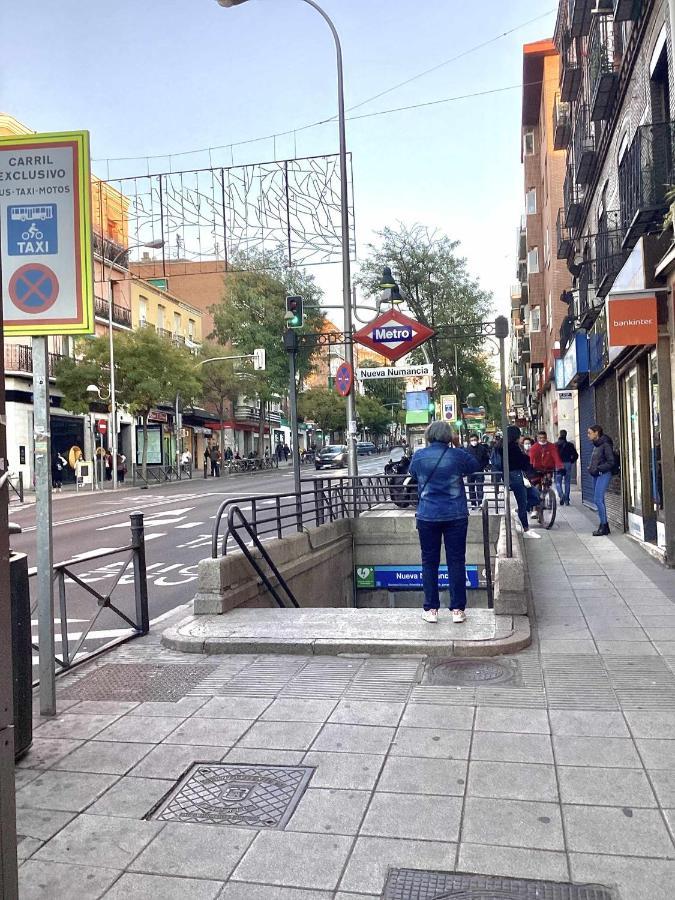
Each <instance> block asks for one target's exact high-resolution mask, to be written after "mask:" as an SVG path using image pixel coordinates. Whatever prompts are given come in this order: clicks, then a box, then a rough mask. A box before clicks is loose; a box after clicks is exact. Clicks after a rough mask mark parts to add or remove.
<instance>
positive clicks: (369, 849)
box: [340, 837, 457, 896]
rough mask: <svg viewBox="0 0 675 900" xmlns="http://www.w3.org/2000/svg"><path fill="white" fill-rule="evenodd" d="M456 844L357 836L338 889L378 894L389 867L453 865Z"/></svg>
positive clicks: (422, 867)
mask: <svg viewBox="0 0 675 900" xmlns="http://www.w3.org/2000/svg"><path fill="white" fill-rule="evenodd" d="M456 851H457V845H456V844H446V843H441V842H434V841H409V840H400V839H395V838H380V837H359V838H357V841H356V844H355V846H354V851H353V853H352V855H351V857H350V859H349V863H348V865H347V868H346V870H345V873H344V875H343V876H342V880H341V881H340V889H341V890H343V891H356V892H357V893H367V894H375V895H376V896H379V895H380V894H381V892H382V889H383V888H384V883H385V881H386V878H387V872H388V871H389V869H390V868H392V867H396V868H415V869H441V870H445V871H447V870H448V869H453V868H454V866H455V854H456Z"/></svg>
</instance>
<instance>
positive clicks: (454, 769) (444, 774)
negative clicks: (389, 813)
mask: <svg viewBox="0 0 675 900" xmlns="http://www.w3.org/2000/svg"><path fill="white" fill-rule="evenodd" d="M466 775H467V762H466V760H457V759H414V758H413V757H406V756H390V757H389V758H388V759H387V761H386V763H385V765H384V769H383V770H382V775H381V777H380V780H379V782H378V784H377V790H378V791H385V792H389V793H397V794H398V793H402V794H443V795H445V796H454V797H461V796H462V795H463V794H464V788H465V786H466Z"/></svg>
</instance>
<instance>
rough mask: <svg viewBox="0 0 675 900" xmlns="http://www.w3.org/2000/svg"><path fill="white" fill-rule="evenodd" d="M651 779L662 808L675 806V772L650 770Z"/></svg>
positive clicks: (671, 769) (671, 770)
mask: <svg viewBox="0 0 675 900" xmlns="http://www.w3.org/2000/svg"><path fill="white" fill-rule="evenodd" d="M649 778H650V779H651V782H652V785H653V786H654V790H655V791H656V796H657V797H658V800H659V803H660V804H661V806H664V807H666V806H675V770H674V769H673V768H672V767H671V768H669V769H661V770H659V769H650V771H649Z"/></svg>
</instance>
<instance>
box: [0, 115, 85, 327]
mask: <svg viewBox="0 0 675 900" xmlns="http://www.w3.org/2000/svg"><path fill="white" fill-rule="evenodd" d="M0 252H1V253H2V308H3V317H4V333H5V334H6V335H8V336H12V335H46V334H91V333H92V332H93V331H94V269H93V259H92V247H91V169H90V159H89V133H88V132H86V131H73V132H59V133H54V134H26V135H21V136H12V137H11V138H0Z"/></svg>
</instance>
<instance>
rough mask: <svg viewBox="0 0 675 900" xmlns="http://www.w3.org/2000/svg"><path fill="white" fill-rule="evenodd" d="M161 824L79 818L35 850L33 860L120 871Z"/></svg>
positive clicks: (109, 818)
mask: <svg viewBox="0 0 675 900" xmlns="http://www.w3.org/2000/svg"><path fill="white" fill-rule="evenodd" d="M162 827H163V826H162V823H161V822H136V821H134V820H133V819H117V818H112V817H108V816H89V815H86V814H82V815H80V816H78V817H77V818H76V819H73V821H72V822H70V823H69V824H68V825H66V827H65V828H63V829H62V830H61V831H59V833H58V834H56V835H54V837H53V838H51V840H49V841H47V843H46V844H45V845H44V847H42V848H41V849H40V850H38V852H37V854H36V857H35V858H36V859H41V860H50V861H52V862H65V863H70V864H74V865H81V866H86V865H90V864H91V863H92V862H93V861H94V860H95V861H96V862H97V863H98V864H99V865H105V866H107V867H108V868H111V869H124V868H126V867H127V866H128V865H129V863H130V862H131V861H132V859H133V858H134V857H135V856H137V855H138V854H139V853H140V852H141V850H142V849H143V848H144V847H145V846H146V844H148V843H149V842H150V841H151V840H152V839H153V837H155V835H156V834H157V833H158V832H159V831H160V830H161V828H162Z"/></svg>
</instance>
